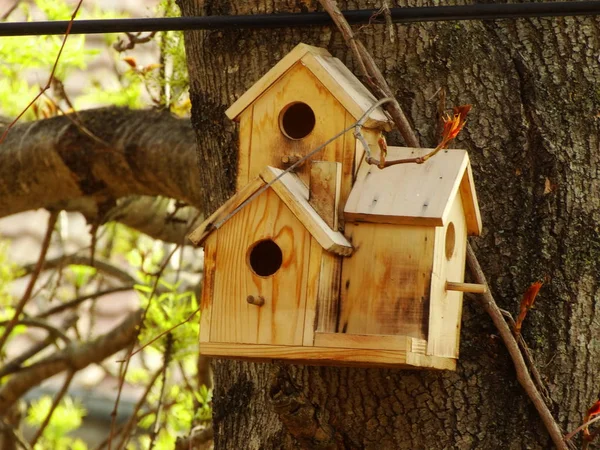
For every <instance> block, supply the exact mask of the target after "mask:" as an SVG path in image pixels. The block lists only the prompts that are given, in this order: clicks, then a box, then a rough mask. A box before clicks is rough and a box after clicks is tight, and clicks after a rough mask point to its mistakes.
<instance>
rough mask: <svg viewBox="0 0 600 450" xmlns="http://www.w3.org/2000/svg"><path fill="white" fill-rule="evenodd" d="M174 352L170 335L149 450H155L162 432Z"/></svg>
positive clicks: (164, 357)
mask: <svg viewBox="0 0 600 450" xmlns="http://www.w3.org/2000/svg"><path fill="white" fill-rule="evenodd" d="M172 351H173V335H172V334H169V335H168V336H167V343H166V345H165V351H164V354H163V368H162V379H161V383H160V393H159V394H158V411H156V416H155V417H154V425H153V426H152V433H151V435H150V444H149V445H148V448H149V450H152V449H153V448H154V444H155V442H156V437H157V436H158V433H159V431H160V416H161V413H162V408H163V400H164V396H165V388H166V386H167V369H168V368H169V363H170V361H171V356H172V354H171V353H172Z"/></svg>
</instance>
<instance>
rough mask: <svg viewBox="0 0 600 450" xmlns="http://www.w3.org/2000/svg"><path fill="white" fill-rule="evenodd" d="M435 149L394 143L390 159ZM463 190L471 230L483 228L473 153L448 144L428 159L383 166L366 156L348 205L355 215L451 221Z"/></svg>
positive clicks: (390, 220) (398, 220) (371, 218)
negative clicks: (470, 159) (453, 208)
mask: <svg viewBox="0 0 600 450" xmlns="http://www.w3.org/2000/svg"><path fill="white" fill-rule="evenodd" d="M430 151H431V149H416V148H404V147H388V155H387V158H386V159H387V160H392V159H403V158H412V157H416V156H423V155H425V154H427V153H428V152H430ZM457 193H459V194H460V196H461V198H462V202H463V207H464V211H465V217H466V219H467V231H468V233H469V234H475V235H478V234H480V233H481V215H480V213H479V205H478V203H477V194H476V193H475V185H474V182H473V173H472V171H471V164H470V163H469V155H468V154H467V152H466V151H465V150H442V151H440V152H439V153H438V154H437V155H435V156H434V157H432V158H431V159H429V160H428V161H427V162H425V163H424V164H399V165H396V166H391V167H387V168H385V169H383V170H381V169H379V168H378V167H377V166H373V165H369V164H367V163H365V162H364V161H363V163H362V164H361V166H360V168H359V171H358V174H357V177H356V182H355V184H354V186H353V187H352V191H351V192H350V195H349V197H348V201H347V202H346V206H345V208H344V216H345V218H346V220H349V221H363V222H383V223H396V224H407V225H427V226H442V225H445V224H446V222H447V220H448V215H449V214H450V208H451V206H452V203H453V201H454V198H455V197H456V195H457Z"/></svg>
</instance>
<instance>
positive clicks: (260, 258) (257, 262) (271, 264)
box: [248, 239, 283, 277]
mask: <svg viewBox="0 0 600 450" xmlns="http://www.w3.org/2000/svg"><path fill="white" fill-rule="evenodd" d="M248 263H249V264H250V268H251V269H252V271H253V272H254V273H255V274H256V275H258V276H260V277H268V276H271V275H273V274H274V273H275V272H277V271H278V270H279V268H280V267H281V264H282V263H283V254H282V253H281V249H280V248H279V245H277V244H276V243H275V242H273V241H272V240H271V239H265V240H264V241H259V242H257V243H256V244H254V245H253V246H252V248H251V249H250V253H249V255H248Z"/></svg>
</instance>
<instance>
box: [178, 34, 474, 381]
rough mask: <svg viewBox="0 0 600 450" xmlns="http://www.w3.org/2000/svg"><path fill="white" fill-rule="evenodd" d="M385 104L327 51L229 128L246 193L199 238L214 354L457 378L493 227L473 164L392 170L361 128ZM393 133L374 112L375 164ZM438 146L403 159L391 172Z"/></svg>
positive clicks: (297, 68) (278, 79)
mask: <svg viewBox="0 0 600 450" xmlns="http://www.w3.org/2000/svg"><path fill="white" fill-rule="evenodd" d="M375 102H376V100H375V98H374V97H373V96H372V95H371V94H370V93H369V91H368V90H367V89H366V88H365V87H364V86H363V85H362V84H361V83H360V82H359V81H358V80H357V79H356V78H355V77H354V75H352V73H351V72H350V71H349V70H348V69H347V68H346V67H345V66H344V65H343V64H342V63H341V62H340V61H339V60H337V59H336V58H333V57H332V56H331V55H330V54H329V53H328V52H327V51H325V50H323V49H318V48H314V47H310V46H307V45H304V44H300V45H298V46H297V47H296V48H295V49H294V50H292V52H291V53H289V54H288V55H287V56H285V57H284V58H283V59H282V60H281V61H280V62H279V63H278V64H277V65H276V66H275V67H274V68H273V69H271V70H270V71H269V72H268V73H267V74H266V75H265V76H264V77H263V78H262V79H261V80H260V81H258V82H257V83H256V84H255V85H254V86H253V87H251V88H250V89H249V90H248V91H247V92H246V93H244V94H243V95H242V96H241V97H240V99H239V100H238V101H237V102H236V103H234V104H233V105H232V106H231V107H230V108H229V109H228V110H227V115H228V116H229V117H230V118H231V119H234V120H239V122H240V150H239V151H240V158H239V163H238V168H237V186H238V192H237V194H235V195H234V196H233V197H231V198H230V199H229V200H228V201H227V202H226V203H225V204H224V205H222V206H221V208H219V209H218V210H217V211H216V212H215V213H214V214H212V215H211V217H209V218H208V219H207V220H206V221H205V222H204V223H203V224H202V225H201V226H200V227H199V228H197V229H196V230H195V231H194V232H193V233H192V234H191V235H190V239H191V240H192V242H194V243H195V244H196V245H203V246H204V251H205V266H204V284H203V290H202V300H201V306H202V316H201V325H200V351H201V352H202V353H203V354H205V355H208V356H215V357H226V358H240V359H252V360H275V359H276V360H288V361H295V362H301V363H306V364H334V365H358V366H388V367H389V366H391V367H413V368H419V367H421V368H436V369H454V368H455V366H456V358H457V357H458V341H459V334H460V318H461V309H462V292H461V291H468V290H473V289H475V288H473V285H467V284H464V283H463V280H464V268H465V257H466V243H467V235H468V234H479V233H480V231H481V219H480V215H479V208H478V205H477V197H476V195H475V188H474V184H473V177H472V173H471V167H470V163H469V157H468V155H467V153H466V152H465V151H464V150H446V151H441V152H439V153H438V154H437V155H436V156H435V157H433V158H431V159H430V160H428V161H427V162H426V163H425V164H421V165H417V164H405V165H397V166H392V167H389V168H386V169H383V170H381V169H379V168H377V167H376V166H372V165H369V164H367V163H366V161H365V160H364V149H363V148H362V146H361V144H360V142H358V141H357V139H356V138H355V137H354V135H353V133H352V131H348V132H346V133H344V134H343V135H342V136H340V137H339V138H338V139H336V140H334V141H332V142H331V143H329V144H328V145H326V146H325V147H324V148H323V149H322V150H321V151H319V152H318V153H317V154H316V155H314V157H313V158H311V159H308V160H307V161H306V162H305V163H304V164H303V165H300V166H298V167H297V168H295V170H294V171H293V172H286V171H285V169H287V168H288V167H289V166H290V165H291V164H293V163H294V162H296V161H298V160H299V159H300V158H302V157H303V156H305V155H306V154H308V153H309V152H310V151H311V150H313V149H315V148H317V147H318V146H320V145H322V144H323V143H324V142H326V141H327V140H329V139H330V138H331V137H332V136H334V135H336V134H337V133H339V132H340V131H342V130H344V129H348V128H349V127H350V126H351V125H352V124H354V123H355V122H356V121H357V120H358V119H359V118H360V117H361V116H363V115H364V114H365V113H366V112H368V110H369V108H370V107H371V106H372V105H373V104H374V103H375ZM389 129H390V121H389V119H388V117H387V115H386V114H385V112H384V111H383V110H382V109H380V108H376V109H374V110H373V111H371V112H370V114H369V117H368V119H367V120H366V122H365V125H364V127H363V129H362V132H363V135H364V136H365V138H366V140H367V142H368V143H369V146H370V147H371V146H372V148H371V151H372V152H373V153H375V154H376V153H377V152H378V151H379V150H378V145H377V140H378V139H379V138H380V137H381V133H382V131H386V130H389ZM427 152H428V150H427V149H409V148H400V147H389V148H388V159H396V158H406V157H414V156H420V155H424V154H426V153H427Z"/></svg>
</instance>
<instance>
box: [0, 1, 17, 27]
mask: <svg viewBox="0 0 600 450" xmlns="http://www.w3.org/2000/svg"><path fill="white" fill-rule="evenodd" d="M19 3H21V0H15V2H13V4H12V5H11V6H10V7H9V8H8V9H7V10H6V11H5V12H3V13H2V15H1V16H0V22H4V21H5V20H6V19H8V16H10V15H11V14H12V13H13V12H14V11H15V10H16V9H17V8H18V7H19Z"/></svg>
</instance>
